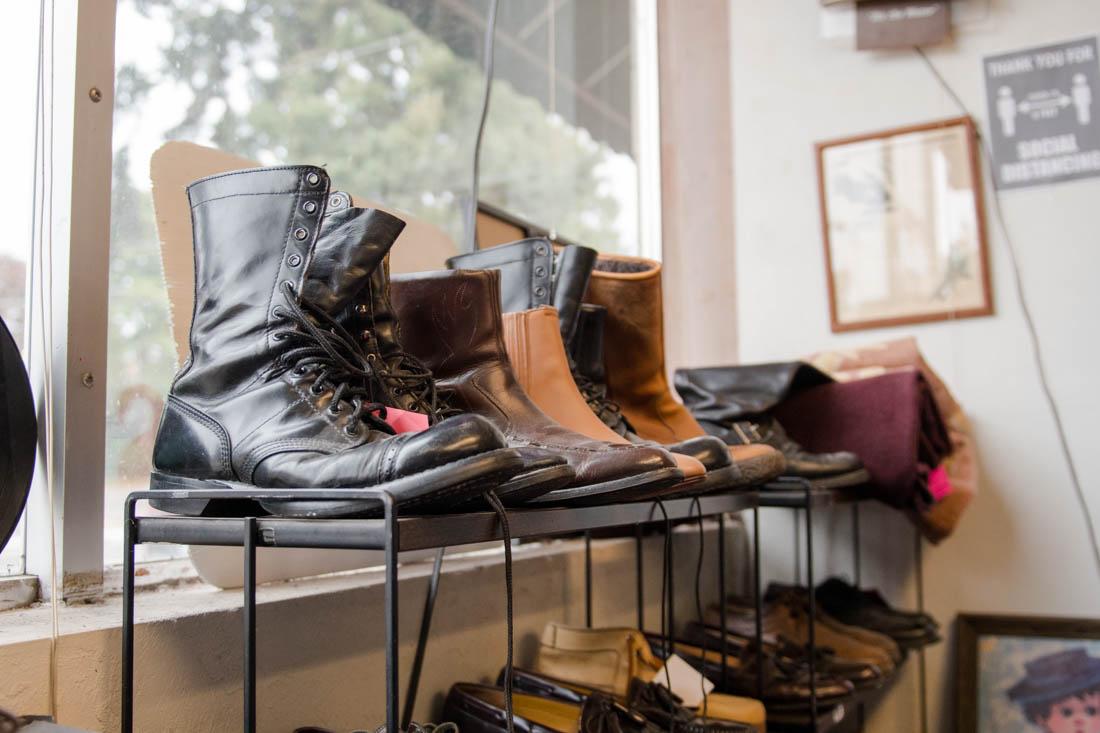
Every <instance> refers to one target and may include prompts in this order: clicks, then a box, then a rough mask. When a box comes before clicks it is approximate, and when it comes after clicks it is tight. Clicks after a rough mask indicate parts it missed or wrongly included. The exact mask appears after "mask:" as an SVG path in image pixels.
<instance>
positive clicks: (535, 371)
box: [503, 306, 740, 495]
mask: <svg viewBox="0 0 1100 733" xmlns="http://www.w3.org/2000/svg"><path fill="white" fill-rule="evenodd" d="M503 322H504V347H505V349H506V350H507V352H508V359H509V360H510V361H511V362H512V371H513V373H515V375H516V379H517V380H519V383H520V386H521V387H523V391H524V392H526V393H527V396H528V397H530V398H531V401H532V402H534V403H535V404H536V405H538V407H539V409H541V410H542V411H543V412H545V413H546V414H547V415H549V416H550V417H551V418H553V419H554V420H557V421H558V422H559V423H561V424H562V425H564V426H565V427H567V428H569V429H570V430H575V431H577V432H578V433H581V434H582V435H587V436H588V437H589V438H594V439H596V440H603V441H607V442H609V443H618V444H620V445H632V444H633V443H631V441H629V440H627V439H626V438H625V437H623V436H621V435H619V434H618V433H616V432H615V431H614V430H612V429H611V428H609V427H608V426H607V425H605V424H604V422H603V421H602V420H600V418H599V417H598V416H597V415H596V413H594V412H593V411H592V410H591V408H590V407H589V405H588V402H587V401H586V400H585V398H584V396H583V395H582V394H581V393H580V390H579V389H577V383H576V382H575V381H574V379H573V374H572V372H571V371H570V369H569V359H568V357H567V356H566V355H565V345H564V344H563V343H562V340H561V334H560V331H559V328H558V325H559V319H558V312H557V310H555V309H554V308H550V307H547V306H542V307H539V308H533V309H531V310H526V311H519V312H515V313H505V314H504V321H503ZM689 443H699V444H700V445H701V446H702V447H701V448H700V450H701V451H704V452H706V451H709V452H714V451H719V452H720V453H721V455H719V456H708V458H709V459H710V464H711V465H714V464H716V463H718V462H719V461H722V460H723V459H724V463H723V467H721V468H714V469H710V470H708V469H707V468H706V467H705V466H704V464H703V463H702V462H700V461H699V460H697V459H696V458H693V457H691V456H690V455H687V454H682V453H678V452H676V451H674V450H673V451H670V452H671V453H672V457H673V458H674V459H675V460H676V466H677V467H678V468H679V469H680V470H681V471H683V472H684V476H685V478H687V479H688V482H686V483H685V484H682V485H681V486H679V487H677V489H684V490H685V491H684V494H685V495H688V494H697V493H708V492H710V491H717V490H720V489H728V488H731V487H732V486H734V485H735V484H736V483H737V482H738V480H739V479H740V471H738V469H737V467H736V466H735V465H733V462H732V461H730V458H729V455H728V453H726V446H725V445H724V444H722V442H721V441H711V440H708V439H707V438H696V439H693V441H689Z"/></svg>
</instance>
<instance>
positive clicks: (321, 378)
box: [266, 282, 394, 435]
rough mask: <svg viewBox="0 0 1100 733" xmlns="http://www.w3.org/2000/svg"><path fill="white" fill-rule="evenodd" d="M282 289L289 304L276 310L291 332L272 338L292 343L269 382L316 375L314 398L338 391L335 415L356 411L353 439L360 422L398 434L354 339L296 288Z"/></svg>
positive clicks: (351, 429)
mask: <svg viewBox="0 0 1100 733" xmlns="http://www.w3.org/2000/svg"><path fill="white" fill-rule="evenodd" d="M281 289H282V291H283V298H284V303H283V304H281V305H278V306H276V307H275V309H274V315H275V316H276V317H277V318H279V319H280V320H281V321H282V322H284V323H286V324H287V327H286V328H282V329H280V330H278V331H276V332H275V333H274V334H273V338H275V339H276V340H277V341H287V342H292V343H290V344H288V348H286V349H285V350H284V351H283V352H282V353H280V354H279V356H278V357H277V358H276V360H275V363H274V364H273V366H272V368H271V369H269V370H268V372H267V375H266V378H267V379H268V380H271V379H275V378H277V377H279V376H281V375H283V374H285V373H286V372H288V371H290V372H293V373H294V374H295V375H296V376H306V375H312V377H313V383H312V384H311V385H310V391H311V392H312V393H313V394H315V395H319V394H322V393H323V392H324V391H325V390H326V389H330V388H331V389H332V390H333V395H332V400H331V401H330V403H329V407H328V410H329V411H330V412H331V413H332V414H334V415H336V414H339V413H341V412H342V411H343V410H344V409H346V407H345V406H350V407H351V413H350V415H349V417H348V422H347V426H346V427H345V431H346V432H347V433H348V434H349V435H356V434H357V433H358V430H359V425H360V422H366V423H368V424H369V426H370V428H371V429H373V430H378V431H381V432H384V433H388V434H390V435H393V433H394V431H393V428H391V427H390V426H389V424H388V423H387V422H386V419H385V418H386V406H385V405H383V404H382V403H380V402H376V401H374V400H373V395H372V393H371V391H370V389H369V387H368V385H369V384H370V383H371V381H372V379H373V377H374V372H373V369H372V367H371V365H370V363H369V362H368V360H367V358H366V355H365V354H364V353H363V352H362V350H361V349H360V348H359V347H358V346H357V345H356V343H355V339H354V338H353V337H352V336H351V334H349V333H348V332H347V331H346V330H345V329H344V328H343V327H342V326H341V325H340V324H339V323H337V322H336V321H335V320H333V319H332V317H330V316H329V315H328V314H327V313H325V312H324V311H323V310H321V309H320V308H317V307H316V306H314V305H312V304H311V303H309V302H308V301H304V300H299V298H298V297H297V294H296V293H295V291H294V286H293V285H292V284H290V283H289V282H286V283H283V284H282V287H281ZM318 323H320V324H322V325H321V326H319V325H318ZM322 326H323V327H322Z"/></svg>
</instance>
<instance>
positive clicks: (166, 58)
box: [0, 0, 659, 573]
mask: <svg viewBox="0 0 1100 733" xmlns="http://www.w3.org/2000/svg"><path fill="white" fill-rule="evenodd" d="M17 5H18V6H19V8H20V9H19V11H18V12H17V13H16V14H15V15H13V18H12V24H13V25H14V24H18V26H19V28H20V29H22V30H20V31H19V32H18V33H14V34H12V36H13V39H14V41H15V42H17V46H18V48H17V50H18V52H19V53H24V52H25V54H24V55H26V56H27V58H28V60H30V59H33V58H35V56H36V52H37V44H36V40H37V36H38V34H37V29H38V18H37V15H36V8H35V7H34V6H36V5H37V4H36V3H25V4H24V3H20V4H17ZM590 5H591V6H599V8H598V9H597V10H595V11H594V10H593V9H592V7H590ZM488 8H489V0H317V1H316V2H310V3H302V2H299V1H298V0H118V2H117V11H116V18H115V20H116V35H115V43H114V46H113V48H107V49H104V47H103V46H102V44H82V46H81V47H80V48H81V49H82V50H80V51H79V52H80V53H83V54H87V56H88V57H90V58H92V59H95V60H97V61H99V60H104V61H105V59H106V58H107V57H105V56H102V54H113V57H114V62H115V73H116V76H115V89H114V96H113V99H112V101H113V103H114V104H113V108H114V109H113V112H114V121H113V132H112V140H111V142H112V154H113V164H112V176H111V180H110V181H109V182H108V181H106V180H105V181H103V185H104V186H106V185H108V183H109V184H110V185H111V228H110V243H109V246H110V255H109V293H110V298H109V305H108V307H107V311H106V313H105V314H101V315H105V316H106V320H107V324H108V333H107V343H106V354H107V377H106V380H105V381H106V391H107V400H106V419H105V421H104V423H103V425H104V430H105V433H104V435H105V472H104V487H105V495H104V497H103V498H104V502H103V507H104V510H103V515H102V537H103V540H104V542H103V561H104V564H105V565H116V564H118V563H119V562H120V560H121V539H122V528H121V524H120V522H121V515H122V512H121V504H122V499H123V497H124V496H125V495H126V494H127V493H128V492H130V491H132V490H135V489H139V488H144V487H145V486H147V481H148V472H149V469H150V463H151V461H150V459H151V454H152V446H153V443H154V440H155V437H156V430H157V426H158V421H159V416H160V412H161V409H162V406H163V400H164V396H165V394H166V393H167V390H168V388H169V384H170V381H171V379H172V377H173V375H174V374H175V372H176V370H177V368H178V361H179V359H178V353H179V352H180V349H179V348H178V345H177V344H176V342H175V341H174V338H173V331H172V328H171V319H172V317H173V315H175V316H176V317H186V316H187V314H173V310H172V304H171V302H170V298H169V290H168V288H167V287H166V284H165V275H164V271H163V266H162V262H161V252H160V248H159V239H158V233H157V229H156V219H155V213H154V210H153V204H152V193H151V183H150V174H149V171H150V160H151V156H152V155H153V153H154V152H155V151H156V150H157V149H158V148H159V147H160V146H161V145H162V144H164V143H165V142H167V141H172V140H181V141H187V142H192V143H198V144H201V145H208V146H212V147H216V148H219V149H221V150H223V151H225V152H228V153H232V154H235V155H238V156H241V157H244V158H247V159H250V160H254V161H256V162H257V163H258V164H260V165H271V164H278V163H305V162H308V163H319V164H323V165H325V166H326V167H327V168H328V170H329V171H330V172H331V174H332V177H333V180H334V181H335V182H336V184H337V185H338V186H340V187H341V188H345V189H347V190H349V191H351V192H353V193H356V194H359V195H362V196H365V197H367V198H369V199H373V200H377V201H380V202H384V203H385V204H386V205H388V206H391V207H394V208H397V209H401V210H405V211H408V212H410V213H411V214H412V215H413V216H416V217H419V218H421V219H425V220H427V221H429V222H431V223H434V224H436V225H437V226H439V227H440V228H441V229H442V230H443V231H444V232H445V233H447V234H448V235H449V236H450V237H452V238H453V239H454V240H455V241H456V242H461V241H463V240H464V239H465V237H466V232H465V228H466V218H465V212H466V207H467V205H468V204H469V202H470V200H471V186H472V161H473V155H474V142H475V139H476V134H477V127H478V122H479V115H480V113H481V95H482V91H483V88H484V79H483V76H482V75H483V63H484V49H483V43H484V31H485V22H486V17H487V14H488ZM651 15H652V0H605V1H601V2H600V3H593V4H588V3H581V2H575V1H574V0H547V1H545V2H544V1H543V0H522V1H521V0H515V1H514V2H513V1H512V0H505V1H503V2H501V3H500V18H499V25H498V42H497V54H498V56H497V70H498V79H497V81H496V82H495V85H494V91H493V99H492V115H491V118H490V119H489V121H488V125H487V129H486V134H485V138H484V152H483V167H482V191H483V192H484V193H485V198H486V199H487V200H489V201H490V202H491V203H495V204H497V205H498V206H501V207H503V208H505V209H506V210H509V211H513V212H514V213H516V214H519V215H521V216H524V217H525V218H529V219H530V220H531V221H532V222H535V223H538V224H541V225H544V226H548V227H553V228H555V230H556V231H559V232H561V233H562V234H563V235H564V236H567V237H570V238H575V239H577V240H578V241H583V242H585V243H590V244H593V245H594V246H598V247H601V248H611V249H618V250H621V251H639V250H638V248H639V247H640V246H641V247H644V246H645V240H646V236H645V233H646V231H647V227H645V226H643V225H640V224H639V221H640V220H641V219H642V218H643V217H644V213H643V212H644V211H646V210H647V207H646V206H644V205H642V203H641V202H642V201H644V196H645V190H646V185H645V180H646V176H647V175H655V173H656V170H657V166H656V165H655V162H656V158H655V157H652V156H651V157H650V158H648V159H647V157H646V156H647V155H651V154H652V152H653V146H652V142H653V140H654V139H655V138H654V137H653V135H652V134H649V133H648V132H646V131H647V130H650V131H651V130H653V129H655V120H656V107H655V106H647V105H646V104H645V102H646V100H645V99H643V98H641V97H639V90H640V89H642V88H643V87H644V86H645V83H655V76H652V75H653V74H655V57H654V56H653V54H652V53H648V55H647V52H646V48H647V47H648V46H647V44H649V43H650V41H648V40H646V38H647V33H649V31H647V32H645V33H642V34H641V35H639V32H638V29H639V28H643V27H644V24H642V23H640V19H644V18H647V17H651ZM23 24H25V25H26V28H25V29H23ZM651 30H652V28H651V27H650V31H651ZM49 33H50V29H49V28H47V34H49ZM519 39H523V43H521V41H520V40H519ZM59 42H60V41H59ZM64 42H65V44H68V39H67V38H66V39H65V40H64ZM19 44H22V45H25V46H26V48H25V49H23V48H22V45H19ZM523 44H526V45H527V47H529V51H527V52H524V53H520V46H521V45H523ZM74 48H75V46H74ZM63 50H64V53H63V54H61V55H60V56H59V57H58V61H57V62H56V63H57V65H58V68H59V69H62V70H64V69H65V68H67V64H69V62H70V61H71V60H72V58H71V56H73V55H75V51H74V50H73V49H70V48H66V49H63ZM84 60H85V61H86V60H87V59H84ZM643 61H644V63H643ZM78 63H79V62H78ZM18 76H19V78H18V79H13V82H12V87H13V88H12V90H11V94H13V95H15V97H14V100H13V101H15V102H18V104H13V106H12V109H13V110H19V109H25V110H28V112H27V114H26V119H25V120H24V119H23V117H22V116H21V115H19V114H14V113H13V114H12V115H9V116H7V117H6V118H5V121H4V123H2V124H4V125H5V132H8V133H9V138H11V139H20V140H28V139H33V131H34V119H33V114H31V112H30V111H31V110H33V109H34V104H33V101H34V95H35V80H34V79H33V75H18ZM59 78H61V77H59ZM643 81H644V83H643ZM550 88H554V89H555V91H554V93H549V92H548V91H547V90H548V89H550ZM63 91H65V89H63V88H61V87H59V89H58V92H59V93H60V92H63ZM69 91H71V88H70V89H69ZM643 96H644V95H643ZM78 97H79V95H78ZM647 120H648V122H647ZM646 125H648V127H646ZM55 132H59V133H61V134H60V135H59V136H58V139H59V140H60V139H64V138H65V137H66V134H67V133H68V131H67V130H60V128H55ZM79 139H83V138H79ZM532 141H536V144H535V145H533V144H532ZM102 142H103V144H104V145H105V144H106V138H103V139H102ZM82 144H86V143H82ZM535 147H541V148H543V149H542V150H539V151H535V150H534V149H533V148H535ZM647 151H648V152H647ZM12 152H13V153H15V154H17V155H20V156H23V157H25V158H26V160H25V161H23V162H22V163H19V165H21V166H23V167H24V168H25V170H26V171H27V174H28V175H27V177H28V178H29V177H30V172H31V170H32V169H33V162H34V161H33V160H32V158H33V151H32V150H31V149H29V148H25V147H22V146H20V147H19V148H18V149H17V150H13V151H12ZM77 157H79V151H78V155H77ZM60 160H62V162H61V163H57V162H55V164H54V170H55V171H57V172H58V175H61V174H62V173H65V169H64V166H65V165H66V164H67V160H66V159H64V158H62V159H60ZM17 162H18V161H17ZM24 163H25V165H24ZM83 180H84V181H87V178H85V179H83ZM25 183H26V182H25V181H22V180H20V179H19V178H18V177H15V178H12V179H11V180H10V181H8V182H7V183H5V184H2V185H6V186H8V190H6V191H5V192H6V193H8V197H7V200H9V201H16V202H21V203H25V205H21V206H20V207H19V209H20V210H21V211H25V212H27V221H26V222H21V223H20V226H21V230H20V231H23V230H26V232H27V234H28V235H29V227H30V219H31V217H30V213H29V212H30V211H31V204H30V201H29V196H30V191H29V187H27V186H26V185H25ZM57 183H58V184H59V185H60V184H61V183H65V182H64V181H60V180H59V181H57ZM24 198H27V199H28V200H27V201H26V202H24ZM64 215H65V214H64V213H57V214H56V216H59V217H60V216H64ZM73 226H74V228H77V227H79V226H80V222H77V221H74V222H73ZM648 229H650V230H653V228H652V227H649V228H648ZM657 230H659V227H658V228H657V229H656V230H653V231H657ZM29 241H30V237H29V236H26V237H11V238H7V239H5V240H4V242H3V243H0V278H3V279H2V280H0V314H2V315H3V316H4V317H5V318H6V319H8V321H9V323H10V324H11V325H12V327H13V329H14V330H16V331H17V335H19V334H18V332H20V331H21V330H22V328H23V326H22V321H23V310H24V307H25V305H24V304H25V303H26V302H28V291H27V287H26V282H27V276H26V271H27V267H28V262H29V260H30V259H31V257H30V254H31V252H30V246H29V244H27V242H29ZM100 241H102V240H100ZM639 242H641V244H639ZM61 244H66V245H67V244H68V243H67V242H65V243H61ZM56 246H61V245H60V244H57V245H55V247H56ZM54 342H55V347H56V346H57V345H58V344H64V343H65V339H64V334H55V337H54ZM96 384H99V382H98V381H97V382H96ZM58 434H60V436H61V437H60V440H64V436H65V431H60V433H56V432H55V436H56V435H58ZM56 451H57V452H58V454H59V455H64V451H65V446H63V445H58V446H57V448H56ZM74 495H75V494H74ZM79 495H81V496H87V494H79ZM95 514H98V512H96V513H95ZM39 519H40V518H38V517H37V514H33V515H32V527H34V526H37V523H38V522H39ZM64 521H65V523H66V533H67V534H66V537H70V536H71V535H69V534H68V530H69V529H71V528H72V527H74V526H75V527H78V528H80V529H81V530H82V532H85V533H87V532H88V531H92V530H94V537H95V538H96V544H97V545H98V538H99V537H100V527H99V522H100V519H99V517H98V516H88V514H87V513H84V514H82V513H80V512H72V511H70V512H65V513H64ZM47 526H48V525H47ZM34 534H35V536H37V530H36V531H35V533H34ZM22 536H23V535H22V534H21V535H20V538H21V539H22ZM41 542H42V543H43V544H44V543H45V539H43V540H41ZM37 543H38V540H36V544H35V545H33V547H34V548H38V546H39V545H38V544H37ZM89 546H90V545H89ZM181 552H182V550H181V548H174V547H156V546H142V547H140V548H139V560H156V559H165V558H169V557H173V556H176V555H178V554H180V553H181ZM23 554H24V553H23V548H22V546H21V545H20V544H19V543H16V544H13V545H12V546H11V547H9V549H8V550H7V551H5V552H4V554H3V556H0V573H3V572H13V571H14V572H18V571H22V570H23V569H24V562H23ZM44 554H48V553H39V552H35V553H34V555H35V557H37V556H38V555H44ZM94 554H98V553H94ZM87 556H88V554H87V553H86V554H85V555H84V556H83V557H84V558H85V560H83V561H82V562H84V563H86V562H87V561H86V557H87ZM35 562H37V560H35ZM62 563H63V565H66V567H67V564H66V563H65V562H64V561H62ZM35 567H37V565H36V566H35ZM79 569H80V570H84V569H85V568H83V567H81V568H79Z"/></svg>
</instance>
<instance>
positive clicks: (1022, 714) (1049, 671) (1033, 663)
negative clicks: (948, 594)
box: [955, 614, 1100, 733]
mask: <svg viewBox="0 0 1100 733" xmlns="http://www.w3.org/2000/svg"><path fill="white" fill-rule="evenodd" d="M957 670H958V679H957V684H956V686H955V687H956V690H957V694H958V699H957V700H956V707H955V712H956V724H957V725H956V729H957V730H958V733H1061V732H1062V731H1067V732H1072V733H1076V732H1077V731H1082V732H1085V731H1095V730H1100V619H1073V618H1038V617H1028V616H976V615H968V614H963V615H960V616H959V620H958V666H957Z"/></svg>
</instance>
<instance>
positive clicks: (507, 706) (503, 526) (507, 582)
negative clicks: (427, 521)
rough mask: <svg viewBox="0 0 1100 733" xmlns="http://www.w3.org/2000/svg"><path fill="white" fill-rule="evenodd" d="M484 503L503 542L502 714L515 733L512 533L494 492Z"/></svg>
mask: <svg viewBox="0 0 1100 733" xmlns="http://www.w3.org/2000/svg"><path fill="white" fill-rule="evenodd" d="M483 496H484V497H485V501H487V502H488V503H489V506H491V507H492V508H493V511H494V512H496V514H497V517H498V518H499V519H500V533H501V536H502V539H503V541H504V592H505V594H506V616H507V624H508V650H507V658H506V660H505V663H504V712H505V715H506V716H507V720H508V733H515V715H514V713H513V708H512V677H513V668H514V663H513V659H512V646H513V637H514V633H515V630H514V618H513V615H512V532H511V528H510V527H509V526H508V512H507V511H506V510H505V509H504V504H502V503H501V501H500V498H499V497H497V495H496V492H493V491H486V492H485V494H484V495H483Z"/></svg>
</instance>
